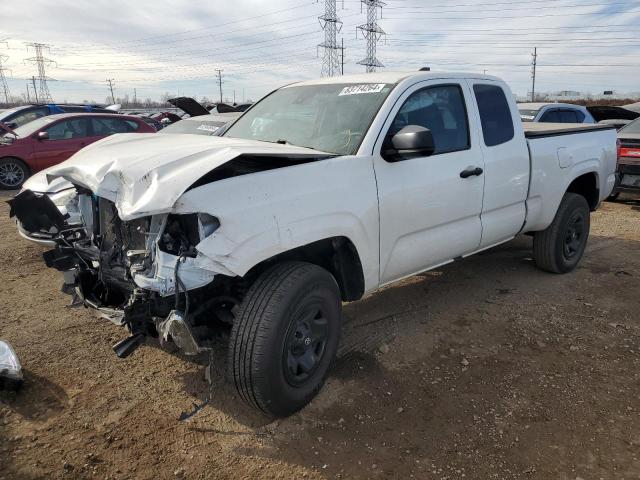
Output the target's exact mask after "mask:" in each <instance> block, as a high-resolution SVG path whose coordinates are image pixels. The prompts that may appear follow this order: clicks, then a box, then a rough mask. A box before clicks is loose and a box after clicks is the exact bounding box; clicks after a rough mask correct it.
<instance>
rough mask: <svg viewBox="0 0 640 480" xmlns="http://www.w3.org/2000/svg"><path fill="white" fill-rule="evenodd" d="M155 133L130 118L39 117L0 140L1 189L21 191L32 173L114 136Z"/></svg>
mask: <svg viewBox="0 0 640 480" xmlns="http://www.w3.org/2000/svg"><path fill="white" fill-rule="evenodd" d="M155 131H156V130H155V128H153V127H151V126H150V125H147V124H146V123H145V122H144V121H143V120H142V119H140V118H138V117H134V116H131V115H116V114H97V113H64V114H59V115H49V116H45V117H41V118H38V119H36V120H33V121H31V122H29V123H27V124H25V125H22V126H21V127H18V128H16V129H14V130H11V131H5V132H4V135H2V137H0V189H16V188H20V187H21V186H22V184H23V183H24V181H25V180H26V179H27V178H29V176H30V175H32V174H33V173H35V172H38V171H40V170H43V169H45V168H47V167H51V166H53V165H56V164H58V163H60V162H63V161H64V160H66V159H67V158H69V157H70V156H71V155H73V154H74V153H76V152H77V151H78V150H80V149H81V148H83V147H85V146H86V145H89V144H90V143H93V142H95V141H97V140H100V139H101V138H104V137H107V136H109V135H113V134H114V133H128V132H139V133H153V132H155Z"/></svg>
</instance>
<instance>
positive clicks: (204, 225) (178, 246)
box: [158, 213, 220, 257]
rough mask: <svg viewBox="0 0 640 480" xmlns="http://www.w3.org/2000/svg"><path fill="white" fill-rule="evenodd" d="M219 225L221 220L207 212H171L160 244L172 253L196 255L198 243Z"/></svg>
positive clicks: (164, 250) (163, 249)
mask: <svg viewBox="0 0 640 480" xmlns="http://www.w3.org/2000/svg"><path fill="white" fill-rule="evenodd" d="M219 227H220V221H219V220H218V219H217V218H216V217H214V216H212V215H209V214H207V213H197V214H196V213H190V214H187V215H175V214H171V215H169V217H168V218H167V224H166V226H165V228H164V232H163V233H162V235H161V236H160V241H159V242H158V245H159V246H160V249H161V250H162V251H163V252H167V253H170V254H172V255H176V256H178V255H184V256H187V257H195V256H196V255H197V252H196V250H195V247H196V245H198V244H199V243H200V242H201V241H202V240H204V239H205V238H207V237H208V236H209V235H211V234H213V233H214V232H215V231H216V230H217V229H218V228H219Z"/></svg>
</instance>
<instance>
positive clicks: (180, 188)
mask: <svg viewBox="0 0 640 480" xmlns="http://www.w3.org/2000/svg"><path fill="white" fill-rule="evenodd" d="M240 155H274V156H279V157H287V156H291V157H292V158H300V157H307V156H309V157H329V156H333V155H331V154H327V153H324V152H320V151H317V150H312V149H309V148H303V147H295V146H292V145H281V144H277V143H267V142H259V141H255V140H242V139H235V138H227V137H209V136H202V135H178V134H175V135H170V134H165V135H162V134H155V133H153V134H140V133H128V134H119V135H114V136H111V137H108V138H105V139H103V140H101V141H99V142H96V143H94V144H92V145H90V146H88V147H86V148H84V149H82V150H81V151H79V152H78V153H76V154H75V155H73V156H72V157H71V158H70V159H69V160H67V161H65V162H63V163H61V164H60V165H57V166H55V167H51V168H50V169H48V170H47V172H46V177H47V182H48V183H49V184H50V185H51V184H52V183H53V184H55V183H56V182H59V180H56V179H59V178H63V179H64V180H68V181H70V182H72V183H74V184H76V185H80V186H82V187H85V188H88V189H89V190H91V191H92V192H93V193H95V194H96V195H97V196H99V197H103V198H106V199H108V200H111V201H112V202H114V203H115V205H116V208H117V209H118V213H119V215H120V218H121V219H122V220H132V219H134V218H139V217H143V216H146V215H152V214H160V213H167V212H170V211H171V209H172V207H173V206H174V204H175V202H176V201H177V200H178V198H179V197H180V196H181V195H182V194H183V193H184V192H185V191H186V190H187V189H188V188H189V187H190V186H191V185H193V184H194V182H196V181H197V180H199V179H200V178H201V177H203V176H204V175H206V174H207V173H209V172H211V171H212V170H214V169H215V168H217V167H219V166H221V165H223V164H225V163H226V162H228V161H230V160H233V159H234V158H236V157H238V156H240ZM58 188H59V186H58Z"/></svg>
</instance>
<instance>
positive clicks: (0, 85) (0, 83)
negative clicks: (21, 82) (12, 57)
mask: <svg viewBox="0 0 640 480" xmlns="http://www.w3.org/2000/svg"><path fill="white" fill-rule="evenodd" d="M1 43H4V44H5V45H7V47H9V44H8V43H7V39H6V38H3V39H0V44H1ZM8 59H9V57H8V56H6V55H2V54H1V53H0V90H1V91H3V92H4V100H5V102H7V103H9V98H10V97H11V94H10V93H9V84H8V83H7V77H6V76H5V74H4V72H5V71H8V72H11V70H9V69H7V68H5V67H3V66H2V64H3V63H4V62H6V61H7V60H8ZM9 75H12V73H9Z"/></svg>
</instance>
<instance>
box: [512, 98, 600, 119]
mask: <svg viewBox="0 0 640 480" xmlns="http://www.w3.org/2000/svg"><path fill="white" fill-rule="evenodd" d="M518 110H519V111H520V118H521V119H522V121H523V122H544V123H596V121H595V119H594V118H593V115H591V113H590V112H589V110H588V109H587V107H583V106H582V105H573V104H571V103H519V104H518Z"/></svg>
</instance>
